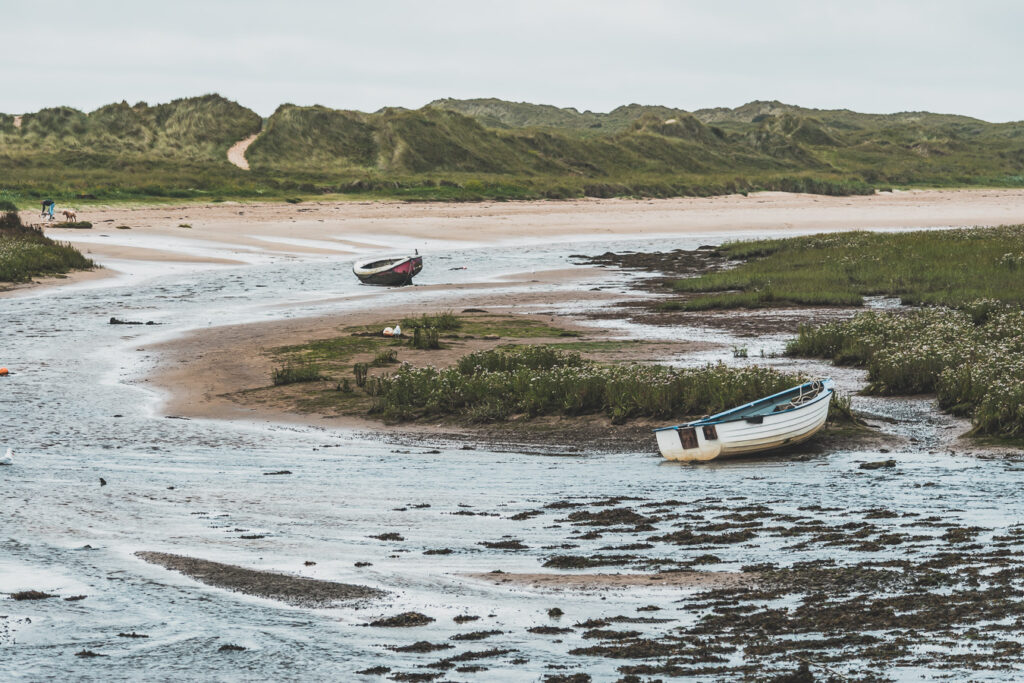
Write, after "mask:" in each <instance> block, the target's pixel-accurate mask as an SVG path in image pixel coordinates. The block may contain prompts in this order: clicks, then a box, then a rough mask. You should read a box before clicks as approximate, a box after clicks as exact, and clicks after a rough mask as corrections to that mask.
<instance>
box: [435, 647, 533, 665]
mask: <svg viewBox="0 0 1024 683" xmlns="http://www.w3.org/2000/svg"><path fill="white" fill-rule="evenodd" d="M512 652H516V650H502V649H499V648H493V649H491V650H470V651H469V652H463V653H462V654H458V655H454V656H452V657H446V658H445V659H439V660H438V661H436V662H432V663H430V664H427V665H426V666H427V667H429V668H431V669H450V668H452V667H453V666H455V665H456V664H457V663H459V662H471V661H475V660H478V659H491V658H493V657H501V656H502V655H507V654H510V653H512Z"/></svg>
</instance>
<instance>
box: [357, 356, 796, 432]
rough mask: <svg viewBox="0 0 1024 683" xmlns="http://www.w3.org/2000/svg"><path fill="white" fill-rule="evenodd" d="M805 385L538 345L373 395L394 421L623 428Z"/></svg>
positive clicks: (379, 410)
mask: <svg viewBox="0 0 1024 683" xmlns="http://www.w3.org/2000/svg"><path fill="white" fill-rule="evenodd" d="M800 381H801V380H800V379H799V378H797V377H794V376H792V375H788V374H784V373H780V372H777V371H775V370H771V369H767V368H756V367H753V368H729V367H726V366H725V365H715V366H707V367H704V368H699V369H684V370H674V369H671V368H667V367H663V366H656V365H628V366H614V365H601V364H598V363H593V362H589V361H586V360H584V359H583V358H582V357H581V356H580V355H579V354H578V353H576V352H571V351H570V352H566V351H561V350H558V349H551V348H547V347H544V346H533V345H530V346H515V347H510V348H499V349H492V350H488V351H481V352H477V353H473V354H469V355H467V356H465V357H463V358H462V359H460V360H459V362H458V364H457V365H456V366H454V367H450V368H445V369H437V368H433V367H421V368H414V367H412V366H409V365H403V366H402V367H400V368H399V369H398V370H397V371H395V372H394V373H391V374H390V375H387V376H385V377H380V378H378V379H376V380H375V381H374V382H370V383H368V384H367V392H368V393H369V394H370V395H371V396H373V397H374V398H375V401H374V405H373V408H372V412H373V413H374V414H377V415H380V416H381V417H383V418H384V419H385V420H393V421H405V420H414V419H419V418H433V417H438V416H452V415H456V416H460V417H461V418H462V419H464V420H466V421H469V422H493V421H502V420H506V419H508V418H510V417H512V416H513V415H524V416H526V417H538V416H543V415H562V416H577V415H586V414H595V413H600V414H604V415H606V416H608V417H609V418H611V420H612V422H613V423H622V422H625V421H626V420H628V419H630V418H637V417H649V418H657V419H664V420H671V419H674V418H680V419H681V418H683V417H686V416H692V415H700V414H705V413H715V412H719V411H721V410H724V409H726V408H729V407H732V406H736V405H741V404H743V403H746V402H748V401H752V400H754V399H755V398H759V397H761V396H766V395H768V394H773V393H776V392H778V391H782V390H783V389H786V388H789V387H791V386H793V385H794V384H798V383H799V382H800Z"/></svg>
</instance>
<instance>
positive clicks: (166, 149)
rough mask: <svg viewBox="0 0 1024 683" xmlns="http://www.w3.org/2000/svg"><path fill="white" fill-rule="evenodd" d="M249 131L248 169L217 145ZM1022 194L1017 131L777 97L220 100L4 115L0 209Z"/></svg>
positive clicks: (1021, 131) (1023, 132)
mask: <svg viewBox="0 0 1024 683" xmlns="http://www.w3.org/2000/svg"><path fill="white" fill-rule="evenodd" d="M256 132H259V133H260V135H259V138H258V139H257V140H256V142H255V143H254V144H253V145H252V146H251V147H250V148H249V150H248V152H247V155H246V156H247V159H248V160H249V163H250V165H251V169H252V170H251V171H248V172H246V171H242V170H241V169H238V168H236V167H234V166H232V165H231V164H229V163H228V161H227V159H226V151H227V149H228V148H229V147H230V146H231V145H232V144H233V143H235V142H237V141H239V140H241V139H243V138H245V137H246V136H248V135H251V134H253V133H256ZM967 185H982V186H1002V187H1018V186H1024V123H1004V124H990V123H986V122H984V121H980V120H978V119H973V118H969V117H964V116H954V115H945V114H930V113H927V112H904V113H900V114H884V115H882V114H860V113H857V112H852V111H849V110H816V109H806V108H802V107H796V106H791V105H786V104H782V103H779V102H751V103H749V104H746V105H743V106H742V107H738V108H736V109H724V108H720V109H705V110H699V111H696V112H692V113H691V112H686V111H682V110H679V109H672V108H668V107H657V106H641V105H636V104H631V105H626V106H622V107H618V108H616V109H614V110H612V111H610V112H607V113H595V112H590V111H583V112H580V111H577V110H576V109H571V108H558V107H554V106H550V105H536V104H529V103H521V102H506V101H503V100H497V99H473V100H451V99H445V100H436V101H434V102H431V103H430V104H428V105H427V106H425V107H423V108H422V109H418V110H408V109H402V108H385V109H382V110H380V111H377V112H373V113H366V112H358V111H346V110H338V109H330V108H327V107H322V106H296V105H291V104H285V105H281V106H280V107H279V108H278V109H277V111H275V112H274V114H273V115H272V116H270V117H269V118H268V119H266V120H261V118H260V116H259V115H257V114H256V113H255V112H253V111H251V110H249V109H246V108H245V107H243V106H241V105H239V104H237V103H235V102H231V101H229V100H227V99H225V98H223V97H220V96H218V95H205V96H203V97H195V98H187V99H181V100H175V101H173V102H170V103H167V104H160V105H155V106H149V105H147V104H145V103H139V104H136V105H129V104H127V103H125V102H122V103H120V104H111V105H107V106H105V107H101V108H99V109H97V110H96V111H93V112H89V113H84V112H80V111H77V110H74V109H70V108H66V107H61V108H53V109H45V110H42V111H39V112H36V113H32V114H25V115H23V116H21V117H20V126H19V125H16V118H15V117H14V116H12V115H7V114H0V198H6V199H11V200H14V201H16V202H18V203H20V204H22V205H27V204H30V203H33V200H35V199H38V198H39V197H41V196H43V195H50V196H54V198H56V199H63V200H65V201H66V200H71V199H76V198H79V199H90V198H95V199H98V200H110V199H119V198H125V199H131V198H157V197H196V198H207V199H213V198H217V197H222V198H227V197H255V196H266V197H283V196H293V195H295V194H304V195H313V194H323V193H361V194H364V195H365V194H370V195H375V196H391V197H400V198H407V199H455V200H473V199H483V198H499V199H500V198H506V199H513V198H532V197H553V198H561V197H578V196H584V195H586V196H601V197H608V196H676V195H709V194H721V193H729V192H744V191H752V190H759V189H776V190H787V191H804V192H816V193H825V194H852V193H868V192H872V191H874V189H876V188H886V187H890V186H939V187H948V186H967Z"/></svg>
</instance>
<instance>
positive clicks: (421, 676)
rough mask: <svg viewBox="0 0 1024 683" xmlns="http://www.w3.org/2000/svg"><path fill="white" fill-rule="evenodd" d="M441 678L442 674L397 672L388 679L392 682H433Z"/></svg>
mask: <svg viewBox="0 0 1024 683" xmlns="http://www.w3.org/2000/svg"><path fill="white" fill-rule="evenodd" d="M442 676H444V674H435V673H423V672H416V673H407V672H398V673H393V674H391V675H390V676H388V678H390V679H391V680H393V681H433V680H435V679H437V678H441V677H442Z"/></svg>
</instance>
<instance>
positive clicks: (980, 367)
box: [786, 293, 1024, 438]
mask: <svg viewBox="0 0 1024 683" xmlns="http://www.w3.org/2000/svg"><path fill="white" fill-rule="evenodd" d="M1008 294H1010V295H1011V297H1012V296H1013V294H1014V293H1008ZM979 311H985V313H984V315H981V314H979ZM786 352H787V353H788V354H789V355H794V356H813V357H819V358H829V359H832V360H833V361H835V362H836V363H840V364H846V365H860V366H863V367H866V368H867V371H868V380H869V385H868V389H867V391H868V392H870V393H877V394H883V395H899V394H918V393H935V394H936V395H937V397H938V400H939V405H940V406H941V407H942V408H944V409H946V410H948V411H950V412H952V413H954V414H957V415H963V416H968V417H970V418H971V420H972V423H973V425H974V433H975V434H978V435H985V436H994V437H1010V438H1020V437H1024V407H1022V406H1024V311H1022V310H1021V309H1020V307H1019V305H1018V304H1013V305H1006V304H999V303H998V302H993V301H982V302H977V305H976V306H974V307H972V306H965V307H964V310H954V309H949V308H944V307H936V308H928V309H923V310H919V311H914V312H910V313H905V312H885V313H880V312H867V313H861V314H859V315H857V316H855V317H854V318H853V319H851V320H848V321H843V322H833V323H827V324H825V325H821V326H818V327H807V326H803V327H801V328H800V330H799V334H798V335H797V338H796V339H795V340H793V341H792V342H791V343H790V344H789V345H788V347H787V350H786Z"/></svg>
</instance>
